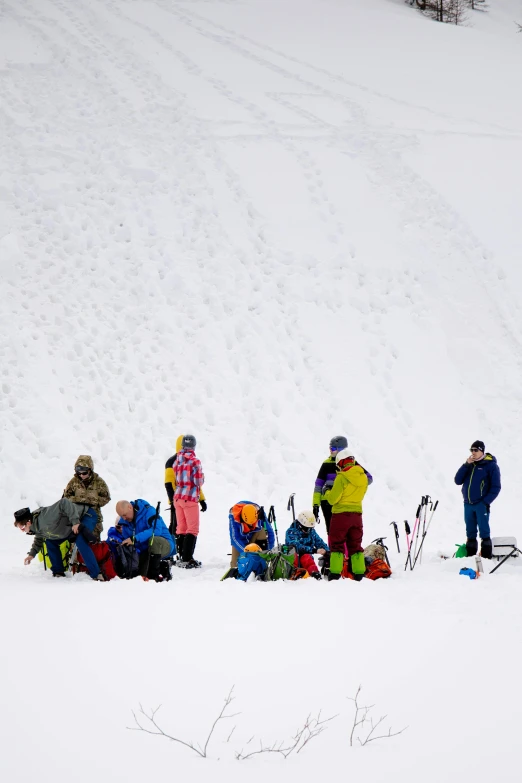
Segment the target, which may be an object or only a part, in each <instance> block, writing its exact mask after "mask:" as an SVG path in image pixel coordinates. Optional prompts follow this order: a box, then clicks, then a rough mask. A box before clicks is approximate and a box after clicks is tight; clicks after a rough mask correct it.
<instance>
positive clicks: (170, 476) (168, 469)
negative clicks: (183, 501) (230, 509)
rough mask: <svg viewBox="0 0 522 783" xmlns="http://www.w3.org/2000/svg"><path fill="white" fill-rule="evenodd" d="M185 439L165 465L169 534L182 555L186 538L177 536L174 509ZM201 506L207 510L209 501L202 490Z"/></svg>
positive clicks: (178, 443)
mask: <svg viewBox="0 0 522 783" xmlns="http://www.w3.org/2000/svg"><path fill="white" fill-rule="evenodd" d="M183 438H184V436H183V435H179V437H178V439H177V441H176V453H175V454H173V455H172V457H169V459H168V460H167V462H166V463H165V489H166V490H167V495H168V498H169V501H170V525H169V533H170V534H171V535H172V536H176V551H177V552H178V553H179V554H180V555H181V552H183V539H184V538H185V536H183V535H176V528H177V522H176V509H175V508H174V493H175V491H176V457H177V456H178V451H181V449H182V443H183ZM199 505H200V508H201V510H202V511H206V510H207V501H206V500H205V495H204V494H203V490H200V493H199Z"/></svg>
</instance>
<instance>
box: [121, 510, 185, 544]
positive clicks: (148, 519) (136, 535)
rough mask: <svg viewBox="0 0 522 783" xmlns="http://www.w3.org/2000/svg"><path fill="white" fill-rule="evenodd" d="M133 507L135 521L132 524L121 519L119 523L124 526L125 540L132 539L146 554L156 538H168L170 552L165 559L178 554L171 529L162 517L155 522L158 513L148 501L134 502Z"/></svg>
mask: <svg viewBox="0 0 522 783" xmlns="http://www.w3.org/2000/svg"><path fill="white" fill-rule="evenodd" d="M131 505H132V507H133V509H134V519H133V521H132V522H126V521H125V519H122V518H121V517H120V519H119V522H120V523H121V525H122V533H123V538H124V539H126V538H132V539H133V541H134V546H135V547H136V550H137V551H138V552H140V553H141V552H144V551H145V550H146V549H147V548H148V546H149V540H150V539H151V538H152V535H154V536H161V538H166V539H167V541H168V542H169V544H170V552H169V554H168V555H165V557H170V556H171V555H173V554H174V553H175V552H176V546H175V544H174V539H173V538H172V536H171V535H170V533H169V529H168V527H167V526H166V524H165V522H164V521H163V520H162V518H161V517H158V518H157V520H155V521H154V516H155V514H156V511H155V509H154V508H152V506H151V505H149V503H147V501H146V500H141V499H138V500H133V501H131Z"/></svg>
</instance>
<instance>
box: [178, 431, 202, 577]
mask: <svg viewBox="0 0 522 783" xmlns="http://www.w3.org/2000/svg"><path fill="white" fill-rule="evenodd" d="M195 448H196V438H195V437H194V435H184V436H183V440H182V442H181V451H179V452H178V454H177V456H176V462H175V463H174V466H173V469H174V476H175V479H176V490H175V492H174V508H175V509H176V524H177V529H176V543H177V549H178V554H179V555H180V557H181V560H178V561H177V562H176V565H178V566H181V567H183V568H200V566H201V563H200V562H199V560H194V550H195V549H196V542H197V540H198V535H199V501H200V499H201V487H202V486H203V482H204V481H205V477H204V475H203V469H202V467H201V462H200V461H199V459H198V458H197V457H196V452H195V451H194V449H195ZM205 508H206V504H205Z"/></svg>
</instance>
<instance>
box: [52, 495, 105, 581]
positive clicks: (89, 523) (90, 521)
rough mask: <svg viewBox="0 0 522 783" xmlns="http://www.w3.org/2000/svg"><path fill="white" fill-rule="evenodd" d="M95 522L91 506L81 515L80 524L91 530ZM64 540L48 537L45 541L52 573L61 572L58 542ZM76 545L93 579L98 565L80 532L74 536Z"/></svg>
mask: <svg viewBox="0 0 522 783" xmlns="http://www.w3.org/2000/svg"><path fill="white" fill-rule="evenodd" d="M96 522H97V517H96V512H95V511H94V509H92V508H90V509H88V510H87V511H86V512H85V514H84V515H83V517H82V524H83V525H85V527H86V528H87V529H88V530H90V531H91V532H92V531H93V530H94V528H95V527H96ZM64 541H67V539H66V538H62V539H61V540H59V541H56V540H53V539H52V538H48V539H47V540H46V542H45V545H46V547H47V553H48V555H49V560H50V561H51V571H52V572H53V574H63V561H62V553H61V552H60V544H63V542H64ZM76 546H77V547H78V552H79V553H80V554H81V556H82V557H83V562H84V563H85V565H86V566H87V570H88V571H89V575H90V576H91V577H92V578H93V579H96V577H97V576H98V574H99V573H100V566H99V565H98V562H97V560H96V558H95V557H94V552H93V551H92V549H91V547H90V546H89V543H88V541H87V540H86V539H85V538H84V537H83V535H82V534H81V533H80V534H79V535H78V536H77V537H76Z"/></svg>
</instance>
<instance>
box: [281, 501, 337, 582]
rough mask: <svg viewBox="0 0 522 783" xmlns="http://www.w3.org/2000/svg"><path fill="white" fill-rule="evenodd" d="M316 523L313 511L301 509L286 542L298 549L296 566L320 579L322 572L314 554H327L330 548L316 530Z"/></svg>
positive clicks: (291, 526)
mask: <svg viewBox="0 0 522 783" xmlns="http://www.w3.org/2000/svg"><path fill="white" fill-rule="evenodd" d="M315 524H316V519H315V514H314V513H313V511H301V513H300V514H299V515H298V516H297V519H295V520H294V521H293V522H292V524H291V525H290V527H289V528H288V530H287V531H286V536H285V544H288V546H293V547H294V549H295V551H296V555H295V562H294V565H295V567H296V568H305V569H306V570H307V571H308V573H309V574H310V576H313V577H314V579H320V578H321V574H320V572H319V569H318V568H317V565H316V562H315V560H314V557H313V556H314V555H315V553H316V552H317V553H318V554H320V555H325V554H326V553H327V552H329V551H330V550H329V548H328V545H327V544H325V543H324V541H323V539H322V538H321V536H320V535H318V534H317V533H316V532H315V530H314V527H315Z"/></svg>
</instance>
